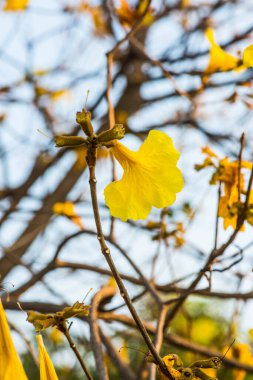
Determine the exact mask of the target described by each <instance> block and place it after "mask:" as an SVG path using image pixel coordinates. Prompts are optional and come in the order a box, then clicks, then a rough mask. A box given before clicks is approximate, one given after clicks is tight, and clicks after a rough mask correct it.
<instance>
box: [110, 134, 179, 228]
mask: <svg viewBox="0 0 253 380" xmlns="http://www.w3.org/2000/svg"><path fill="white" fill-rule="evenodd" d="M112 153H113V154H114V156H115V158H116V159H117V160H118V161H119V163H120V164H121V166H122V168H123V169H124V174H123V177H122V179H121V180H120V181H116V182H113V183H111V184H110V185H108V186H107V187H106V188H105V191H104V195H105V202H106V204H107V206H108V207H109V208H110V213H111V215H112V216H115V217H119V218H120V219H121V220H123V221H126V220H127V219H133V220H138V219H146V218H147V216H148V214H149V212H150V211H151V208H152V206H155V207H158V208H162V207H166V206H169V205H171V204H172V203H173V202H174V201H175V199H176V193H177V192H179V191H180V190H181V189H182V187H183V177H182V173H181V171H180V170H179V169H178V168H177V167H176V164H177V161H178V158H179V153H178V151H177V150H176V149H175V148H174V146H173V142H172V140H171V138H170V137H168V136H167V135H166V134H165V133H164V132H160V131H151V132H150V133H149V135H148V138H147V139H146V140H145V141H144V143H143V144H142V146H141V147H140V149H139V150H138V151H137V152H132V151H131V150H129V149H128V148H126V147H125V146H124V145H122V144H121V143H119V142H117V144H116V146H115V147H113V148H112Z"/></svg>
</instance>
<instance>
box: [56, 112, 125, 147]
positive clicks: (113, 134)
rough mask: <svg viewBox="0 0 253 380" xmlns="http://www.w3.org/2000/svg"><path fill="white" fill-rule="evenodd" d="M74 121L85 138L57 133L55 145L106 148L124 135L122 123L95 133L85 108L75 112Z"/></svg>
mask: <svg viewBox="0 0 253 380" xmlns="http://www.w3.org/2000/svg"><path fill="white" fill-rule="evenodd" d="M76 122H77V124H79V125H80V127H81V128H82V130H83V132H84V133H85V135H86V136H87V137H86V138H84V137H81V136H68V135H59V136H55V138H54V142H55V145H56V146H57V147H59V148H62V147H66V148H77V147H80V146H84V147H87V148H88V147H89V145H91V144H92V145H93V146H94V145H95V146H106V147H108V148H110V147H112V146H114V144H115V141H116V140H120V139H122V138H123V137H124V134H125V128H124V126H123V125H122V124H115V125H114V127H113V128H111V129H108V130H106V131H104V132H101V133H99V134H98V135H96V134H95V133H94V129H93V126H92V123H91V113H90V112H89V111H87V110H86V109H85V108H84V109H83V110H82V112H77V114H76Z"/></svg>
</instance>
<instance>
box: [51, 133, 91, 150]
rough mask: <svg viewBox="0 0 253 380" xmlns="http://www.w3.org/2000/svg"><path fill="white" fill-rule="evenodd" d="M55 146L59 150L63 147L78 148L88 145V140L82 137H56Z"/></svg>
mask: <svg viewBox="0 0 253 380" xmlns="http://www.w3.org/2000/svg"><path fill="white" fill-rule="evenodd" d="M54 142H55V146H57V147H58V148H62V147H70V148H71V147H77V146H82V145H86V143H87V140H86V139H84V138H83V137H80V136H62V135H61V136H55V137H54Z"/></svg>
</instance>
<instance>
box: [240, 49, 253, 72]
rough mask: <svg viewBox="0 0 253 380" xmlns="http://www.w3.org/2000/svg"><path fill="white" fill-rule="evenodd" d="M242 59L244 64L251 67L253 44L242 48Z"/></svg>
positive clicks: (252, 64) (252, 62)
mask: <svg viewBox="0 0 253 380" xmlns="http://www.w3.org/2000/svg"><path fill="white" fill-rule="evenodd" d="M242 60H243V64H244V66H246V67H253V45H250V46H248V47H246V49H244V51H243V57H242Z"/></svg>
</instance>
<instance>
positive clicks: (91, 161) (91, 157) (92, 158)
mask: <svg viewBox="0 0 253 380" xmlns="http://www.w3.org/2000/svg"><path fill="white" fill-rule="evenodd" d="M86 160H87V164H88V167H89V172H90V178H89V184H90V192H91V199H92V207H93V213H94V219H95V224H96V229H97V238H98V241H99V244H100V248H101V252H102V254H103V256H104V258H105V259H106V261H107V264H108V265H109V267H110V269H111V272H112V275H113V277H114V279H115V281H116V283H117V285H118V287H119V290H120V295H121V296H122V298H123V299H124V301H125V303H126V306H127V307H128V309H129V311H130V313H131V314H132V316H133V319H134V320H135V322H136V324H137V326H138V329H139V331H140V333H141V335H142V337H143V339H144V341H145V343H146V345H147V346H148V348H149V350H150V352H151V354H152V355H153V357H154V360H155V362H156V363H157V365H159V367H160V369H161V371H162V372H163V373H165V374H166V375H167V376H168V378H169V379H171V380H173V378H172V376H171V375H170V373H169V372H168V371H167V368H166V367H165V365H164V363H163V361H162V359H161V358H160V356H159V354H158V353H157V351H156V349H155V347H154V345H153V343H152V341H151V339H150V337H149V335H148V333H147V331H146V329H145V327H144V325H143V323H142V321H141V319H140V317H139V315H138V314H137V312H136V310H135V308H134V306H133V304H132V302H131V299H130V297H129V295H128V292H127V289H126V287H125V285H124V283H123V281H122V279H121V277H120V275H119V272H118V270H117V268H116V266H115V264H114V261H113V259H112V257H111V253H110V250H109V248H108V247H107V245H106V242H105V237H104V234H103V229H102V225H101V220H100V214H99V208H98V200H97V190H96V184H97V179H96V176H95V166H96V146H93V145H90V147H89V149H88V151H87V157H86Z"/></svg>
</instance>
